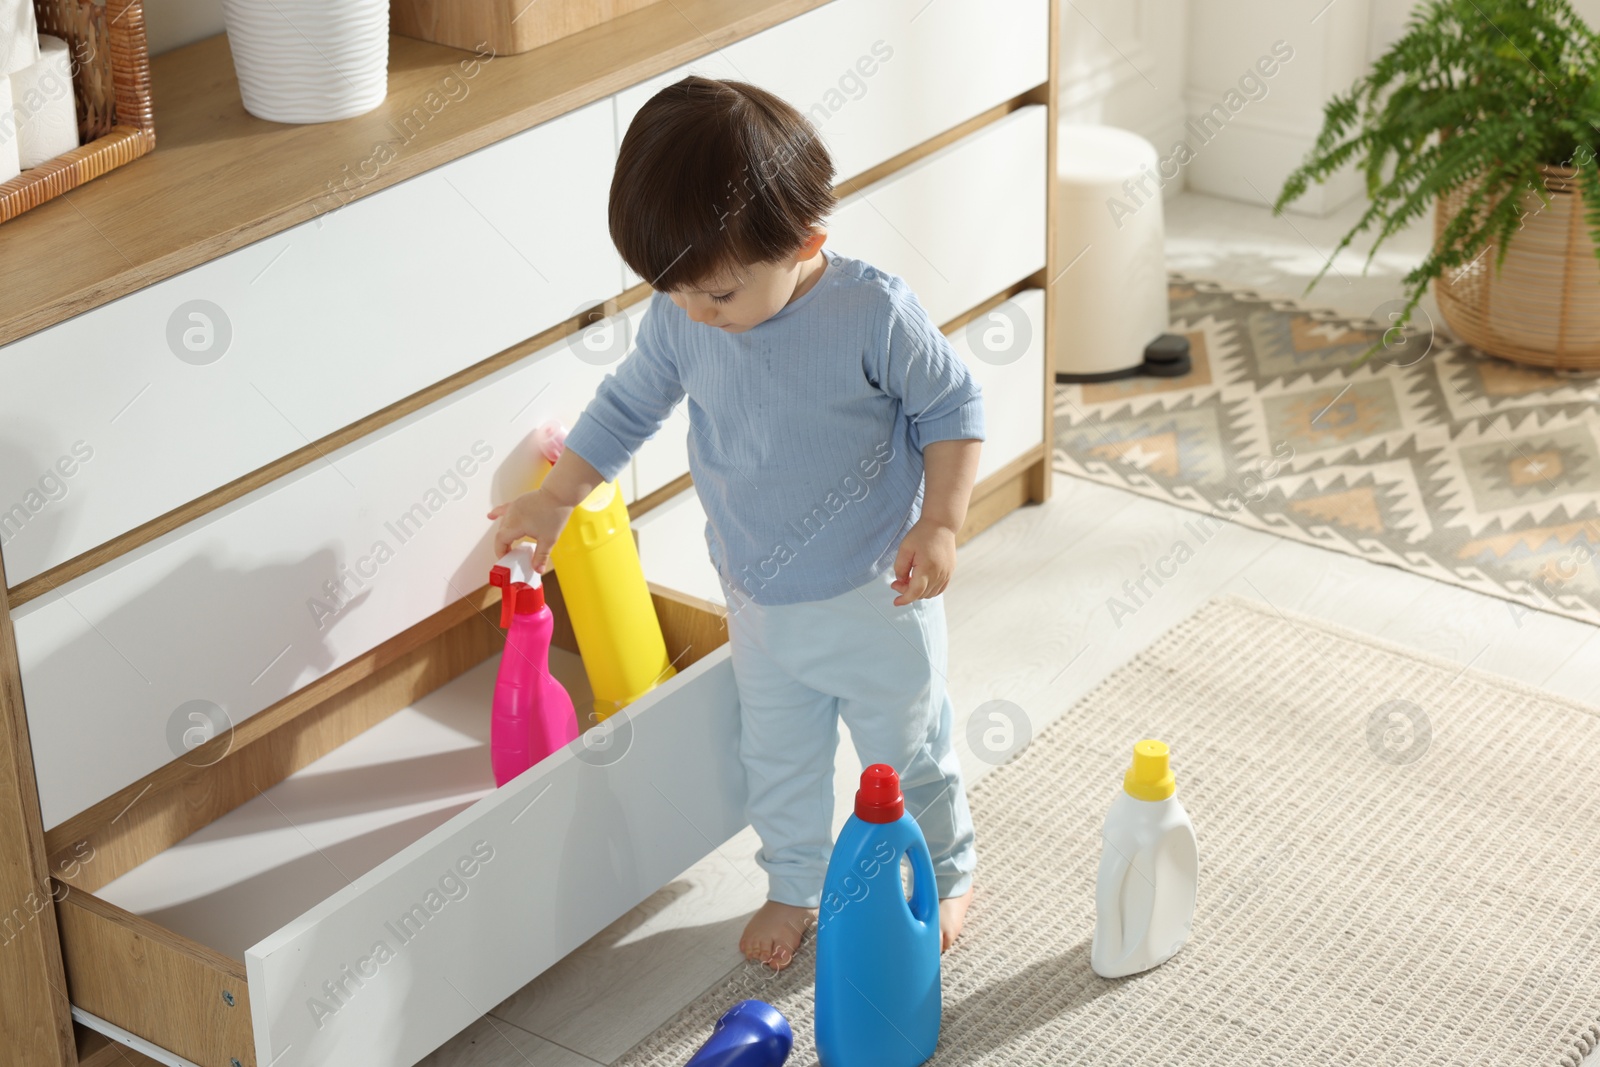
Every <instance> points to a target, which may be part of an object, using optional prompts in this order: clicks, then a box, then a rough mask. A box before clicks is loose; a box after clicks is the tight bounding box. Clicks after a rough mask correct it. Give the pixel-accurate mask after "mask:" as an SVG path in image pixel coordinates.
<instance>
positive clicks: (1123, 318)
mask: <svg viewBox="0 0 1600 1067" xmlns="http://www.w3.org/2000/svg"><path fill="white" fill-rule="evenodd" d="M1056 145H1057V148H1056V152H1057V159H1056V167H1057V173H1058V175H1059V177H1060V183H1059V193H1058V195H1059V196H1060V198H1061V199H1060V202H1059V206H1060V235H1059V237H1058V241H1059V242H1060V245H1061V249H1062V257H1063V265H1064V268H1065V273H1064V274H1063V275H1062V276H1061V279H1060V281H1059V282H1057V283H1056V284H1057V285H1058V286H1059V293H1058V296H1057V299H1058V300H1059V301H1060V302H1059V303H1058V304H1057V305H1056V310H1057V313H1058V315H1059V316H1060V318H1059V322H1060V328H1059V329H1058V331H1057V334H1056V335H1057V337H1059V338H1060V340H1059V341H1058V342H1057V348H1056V380H1057V381H1063V382H1097V381H1107V380H1109V379H1112V378H1123V377H1128V376H1130V375H1134V374H1157V375H1162V376H1164V377H1176V376H1178V375H1181V374H1187V373H1188V372H1189V352H1188V343H1187V341H1186V340H1185V339H1184V338H1180V337H1174V336H1173V335H1171V334H1168V333H1167V332H1166V331H1167V324H1168V315H1167V271H1166V259H1165V251H1164V248H1163V239H1164V236H1165V228H1164V226H1163V222H1162V212H1161V177H1160V174H1159V173H1158V171H1157V170H1156V168H1157V166H1158V165H1159V163H1158V161H1157V155H1156V149H1155V146H1154V145H1152V144H1151V143H1150V142H1149V141H1146V140H1145V139H1144V138H1143V137H1140V136H1138V135H1137V134H1133V133H1129V132H1128V131H1127V130H1119V129H1116V128H1115V127H1112V126H1080V125H1071V124H1068V125H1063V126H1062V127H1061V129H1060V131H1059V136H1058V137H1057V139H1056ZM1074 256H1078V257H1081V258H1079V259H1078V260H1077V261H1076V262H1074V261H1073V257H1074ZM1066 264H1071V266H1070V267H1065V265H1066Z"/></svg>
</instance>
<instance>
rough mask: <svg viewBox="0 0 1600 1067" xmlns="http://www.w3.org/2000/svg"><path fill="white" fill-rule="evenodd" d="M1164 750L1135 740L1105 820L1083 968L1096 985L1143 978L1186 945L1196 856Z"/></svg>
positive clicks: (1191, 829) (1191, 916)
mask: <svg viewBox="0 0 1600 1067" xmlns="http://www.w3.org/2000/svg"><path fill="white" fill-rule="evenodd" d="M1167 758H1168V753H1167V746H1166V745H1165V744H1163V743H1162V742H1160V741H1140V742H1139V743H1138V744H1136V745H1134V746H1133V766H1131V767H1129V768H1128V773H1127V774H1125V775H1124V776H1123V779H1122V792H1120V793H1118V794H1117V799H1116V800H1115V801H1113V802H1112V804H1111V810H1110V811H1109V812H1108V813H1106V827H1105V832H1104V833H1103V834H1102V835H1101V836H1102V842H1103V850H1102V852H1101V854H1100V880H1099V883H1098V884H1097V885H1096V887H1095V913H1096V914H1095V925H1094V944H1093V946H1092V947H1091V948H1090V950H1089V966H1091V967H1093V968H1094V973H1096V974H1098V975H1100V976H1101V977H1102V978H1121V977H1122V976H1124V975H1129V974H1137V973H1139V972H1140V971H1147V970H1149V969H1150V968H1152V967H1155V966H1157V965H1158V964H1162V963H1165V962H1166V961H1167V960H1169V959H1171V958H1172V956H1173V954H1174V953H1176V952H1177V951H1178V950H1179V949H1180V948H1182V947H1183V943H1184V942H1185V941H1187V940H1188V939H1189V927H1190V924H1191V923H1193V921H1194V897H1195V883H1196V876H1197V874H1198V871H1199V857H1198V855H1197V854H1196V852H1195V845H1194V827H1193V826H1192V825H1190V823H1189V814H1188V813H1187V812H1186V811H1184V810H1183V805H1182V804H1180V803H1178V798H1177V796H1176V795H1175V793H1176V786H1175V784H1174V782H1173V778H1172V770H1171V768H1170V767H1169V766H1168V762H1167Z"/></svg>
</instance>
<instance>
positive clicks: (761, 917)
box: [739, 900, 817, 971]
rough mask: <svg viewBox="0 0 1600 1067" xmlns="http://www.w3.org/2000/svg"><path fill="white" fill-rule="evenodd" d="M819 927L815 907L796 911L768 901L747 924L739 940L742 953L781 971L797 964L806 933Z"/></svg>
mask: <svg viewBox="0 0 1600 1067" xmlns="http://www.w3.org/2000/svg"><path fill="white" fill-rule="evenodd" d="M816 925H817V909H816V908H797V907H795V906H794V905H793V904H779V903H778V902H777V901H776V900H769V901H767V902H766V903H765V904H763V905H761V907H760V908H758V909H756V913H755V914H754V915H752V916H750V921H749V922H748V923H746V924H745V928H744V936H742V937H741V938H739V951H740V952H743V953H744V955H745V959H748V960H755V961H757V962H759V963H765V964H766V965H767V966H768V967H771V968H772V969H773V970H775V971H781V970H783V969H784V968H785V967H787V966H789V964H790V963H792V962H794V954H795V950H796V949H798V948H799V947H800V942H801V941H803V940H805V936H806V931H808V930H813V929H815V928H816Z"/></svg>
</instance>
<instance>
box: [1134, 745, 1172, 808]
mask: <svg viewBox="0 0 1600 1067" xmlns="http://www.w3.org/2000/svg"><path fill="white" fill-rule="evenodd" d="M1177 788H1178V786H1177V782H1176V781H1175V780H1174V779H1173V777H1172V768H1171V766H1170V765H1169V764H1168V750H1167V746H1166V743H1165V742H1162V741H1155V740H1149V739H1146V740H1144V741H1140V742H1138V743H1137V744H1135V745H1134V746H1133V765H1132V766H1130V767H1129V768H1128V773H1127V774H1124V775H1123V776H1122V791H1123V792H1124V793H1127V794H1128V795H1129V796H1130V797H1133V798H1134V799H1135V800H1166V799H1167V798H1168V797H1170V796H1171V795H1172V794H1173V793H1174V792H1176V791H1177Z"/></svg>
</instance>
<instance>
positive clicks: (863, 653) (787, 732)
mask: <svg viewBox="0 0 1600 1067" xmlns="http://www.w3.org/2000/svg"><path fill="white" fill-rule="evenodd" d="M893 578H894V575H893V574H892V573H891V574H885V575H884V576H883V577H882V578H881V579H878V580H875V581H873V582H871V583H869V584H867V585H864V586H862V587H860V588H858V589H852V590H851V591H850V592H848V593H844V594H843V595H841V596H837V597H834V598H833V599H832V600H821V601H816V602H814V603H809V604H789V605H783V606H779V607H770V606H765V607H764V606H762V605H760V604H755V603H751V602H750V601H748V600H745V599H743V598H738V599H735V598H733V597H732V596H730V599H729V604H730V605H731V604H740V605H741V606H739V607H738V609H737V610H736V611H734V612H733V613H732V614H730V615H729V617H728V639H729V645H730V647H731V649H732V654H733V674H734V679H735V681H736V683H737V684H738V687H739V701H740V705H741V711H740V723H741V731H742V732H741V734H740V737H739V756H740V760H741V761H742V762H743V763H744V770H745V776H746V779H747V781H748V783H749V791H750V807H749V815H750V822H751V824H752V825H753V826H754V827H755V828H756V832H757V833H758V834H760V835H761V850H760V851H759V852H758V853H756V861H757V862H758V863H760V864H761V866H762V868H763V869H765V870H766V872H767V897H768V898H769V899H771V900H775V901H778V902H780V903H784V904H793V905H796V906H798V907H810V908H814V907H816V906H817V904H818V902H819V900H820V899H821V896H822V881H823V877H824V875H825V874H826V873H827V869H828V855H829V853H830V852H831V850H832V848H833V761H834V754H835V752H836V750H837V749H838V747H839V719H840V717H841V716H842V717H843V718H844V721H845V725H847V726H848V727H849V728H850V736H851V738H852V739H853V740H854V741H855V746H856V753H857V754H858V755H859V756H860V757H861V763H862V766H868V765H871V764H874V763H887V764H889V765H890V766H891V767H893V768H894V769H895V770H896V771H897V772H898V773H899V775H900V788H901V791H902V792H903V793H904V794H905V798H906V811H908V812H910V813H911V814H912V815H913V816H914V817H915V818H916V820H917V824H918V825H919V826H921V827H922V833H923V836H924V837H926V838H927V840H928V849H929V851H930V852H931V853H932V854H933V871H934V875H935V880H936V881H937V882H938V889H939V896H940V897H941V898H943V897H953V896H960V895H961V894H962V893H965V892H966V891H967V889H968V887H969V886H970V885H971V884H972V870H973V867H974V866H976V864H977V852H976V850H975V849H974V848H973V834H972V816H971V814H970V812H969V811H968V809H967V795H966V791H965V790H964V789H963V787H962V783H961V765H960V762H959V761H958V760H957V758H956V754H955V752H954V751H952V749H951V747H950V732H951V729H952V719H953V717H954V709H953V708H952V707H951V705H950V697H949V695H948V693H947V692H946V688H945V673H946V664H947V662H948V635H947V633H946V630H945V619H944V598H943V597H935V598H934V599H932V600H919V601H916V602H915V603H912V604H908V605H906V606H905V607H898V608H897V607H895V606H894V598H895V592H894V590H893V589H891V588H890V587H889V582H890V581H892V580H893Z"/></svg>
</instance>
